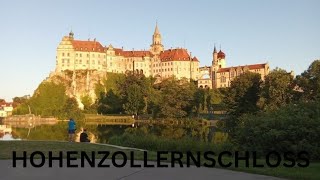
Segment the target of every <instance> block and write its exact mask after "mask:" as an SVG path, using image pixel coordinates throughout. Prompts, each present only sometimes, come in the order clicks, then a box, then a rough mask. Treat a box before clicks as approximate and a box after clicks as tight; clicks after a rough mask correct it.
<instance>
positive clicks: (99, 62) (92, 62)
mask: <svg viewBox="0 0 320 180" xmlns="http://www.w3.org/2000/svg"><path fill="white" fill-rule="evenodd" d="M89 62H90V61H89V60H87V61H86V63H87V64H89ZM95 62H96V61H95V60H92V61H91V64H95ZM64 63H68V64H69V63H70V59H62V64H64ZM97 63H98V64H101V61H100V60H98V61H97ZM104 63H105V64H106V62H104ZM76 64H82V59H79V60H78V59H76Z"/></svg>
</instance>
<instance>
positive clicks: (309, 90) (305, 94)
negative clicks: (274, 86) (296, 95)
mask: <svg viewBox="0 0 320 180" xmlns="http://www.w3.org/2000/svg"><path fill="white" fill-rule="evenodd" d="M295 82H296V84H297V88H298V90H301V92H302V93H301V95H302V96H301V99H302V100H304V101H314V100H316V99H320V60H315V61H313V62H312V63H311V65H310V66H309V68H308V70H306V71H304V72H303V73H302V74H301V75H299V76H297V78H296V81H295Z"/></svg>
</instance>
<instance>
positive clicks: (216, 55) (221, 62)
mask: <svg viewBox="0 0 320 180" xmlns="http://www.w3.org/2000/svg"><path fill="white" fill-rule="evenodd" d="M225 58H226V55H225V54H224V52H222V51H221V47H220V51H219V52H217V49H216V46H214V49H213V53H212V66H211V81H212V88H216V87H217V86H216V83H217V82H216V81H217V79H216V78H217V72H218V70H219V69H220V68H225V67H226V59H225Z"/></svg>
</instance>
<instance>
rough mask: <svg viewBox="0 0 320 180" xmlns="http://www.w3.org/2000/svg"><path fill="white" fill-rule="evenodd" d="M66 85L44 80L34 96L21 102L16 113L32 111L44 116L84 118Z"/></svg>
mask: <svg viewBox="0 0 320 180" xmlns="http://www.w3.org/2000/svg"><path fill="white" fill-rule="evenodd" d="M65 90H66V88H65V86H64V85H63V84H56V83H54V82H47V81H45V82H42V83H41V84H40V85H39V87H38V88H37V89H36V91H35V93H34V94H33V96H32V97H31V98H30V99H29V100H26V101H25V102H24V103H22V104H20V105H19V106H18V107H17V109H16V110H15V111H14V113H15V114H28V113H29V107H30V109H31V113H32V114H35V115H41V116H42V117H47V116H54V117H58V118H60V119H68V118H70V117H74V118H78V119H82V118H83V114H82V112H81V111H80V109H79V108H78V103H77V101H76V99H74V98H69V97H68V96H67V95H66V94H65Z"/></svg>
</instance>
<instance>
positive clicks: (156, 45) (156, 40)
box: [150, 23, 163, 55]
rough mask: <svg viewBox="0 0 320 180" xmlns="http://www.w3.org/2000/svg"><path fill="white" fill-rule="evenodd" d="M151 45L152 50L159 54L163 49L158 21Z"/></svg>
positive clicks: (153, 52)
mask: <svg viewBox="0 0 320 180" xmlns="http://www.w3.org/2000/svg"><path fill="white" fill-rule="evenodd" d="M150 46H151V48H150V51H151V53H152V54H156V55H158V54H160V52H161V51H163V45H162V44H161V34H160V31H159V29H158V23H156V28H155V30H154V33H153V36H152V44H151V45H150Z"/></svg>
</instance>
